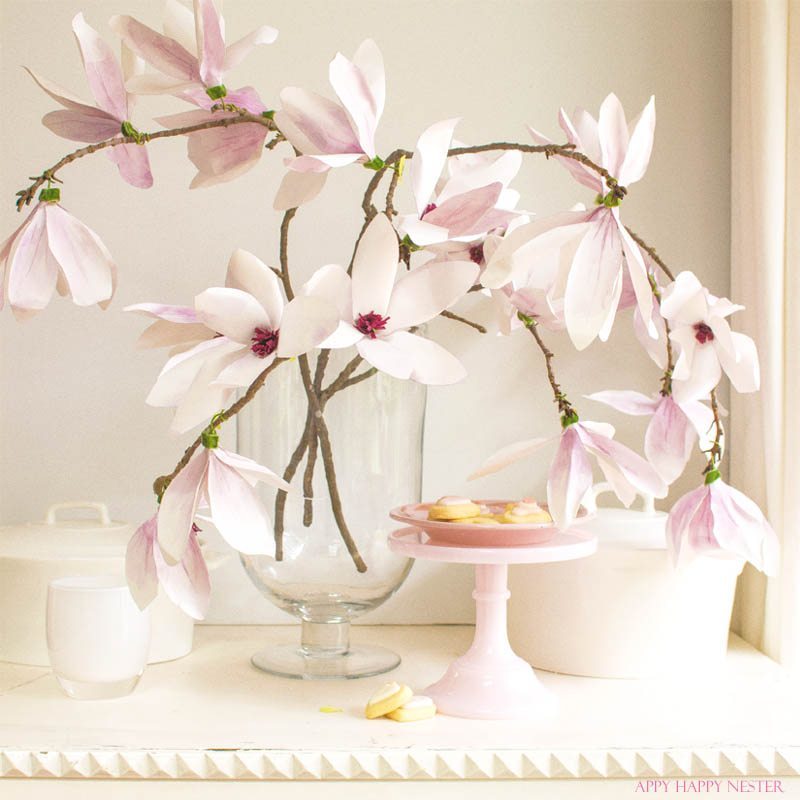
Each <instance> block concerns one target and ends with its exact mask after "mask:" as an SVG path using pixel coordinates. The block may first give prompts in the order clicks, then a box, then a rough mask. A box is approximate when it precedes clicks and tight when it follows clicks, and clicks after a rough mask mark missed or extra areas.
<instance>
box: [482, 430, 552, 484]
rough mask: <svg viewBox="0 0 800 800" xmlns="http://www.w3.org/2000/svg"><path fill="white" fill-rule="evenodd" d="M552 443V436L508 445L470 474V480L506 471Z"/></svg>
mask: <svg viewBox="0 0 800 800" xmlns="http://www.w3.org/2000/svg"><path fill="white" fill-rule="evenodd" d="M551 441H553V437H552V436H551V437H547V438H539V439H524V440H523V441H521V442H514V444H510V445H507V446H506V447H503V448H501V449H500V450H498V451H497V452H496V453H494V454H493V455H491V456H489V458H487V459H486V461H484V462H483V464H481V466H480V467H479V468H478V469H477V470H475V472H473V473H471V474H470V476H469V478H468V480H471V481H472V480H475V478H482V477H483V476H484V475H491V474H492V473H493V472H499V471H500V470H501V469H505V468H506V467H507V466H509V464H514V463H516V462H517V461H521V460H522V459H523V458H527V457H528V456H531V455H533V454H534V453H535V452H537V451H538V450H540V449H541V448H542V447H543V446H544V445H546V444H548V443H549V442H551Z"/></svg>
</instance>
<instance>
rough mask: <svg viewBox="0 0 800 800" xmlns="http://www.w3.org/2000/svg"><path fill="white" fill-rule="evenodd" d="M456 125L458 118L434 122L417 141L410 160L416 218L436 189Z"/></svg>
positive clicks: (420, 214)
mask: <svg viewBox="0 0 800 800" xmlns="http://www.w3.org/2000/svg"><path fill="white" fill-rule="evenodd" d="M457 124H458V118H455V119H446V120H443V121H442V122H436V123H434V124H433V125H431V126H430V128H428V129H427V130H425V131H424V132H423V133H422V134H421V136H420V137H419V139H417V146H416V148H415V150H414V158H412V159H411V175H410V181H411V191H412V192H413V194H414V199H415V201H416V204H417V214H418V216H422V213H423V211H425V207H426V206H427V205H428V202H429V200H430V199H431V196H432V195H433V192H434V189H435V188H436V181H438V180H439V176H440V175H441V173H442V169H443V168H444V165H445V162H446V161H447V151H448V150H449V148H450V142H451V141H452V139H453V131H454V130H455V127H456V125H457ZM412 239H413V237H412ZM414 241H416V239H414Z"/></svg>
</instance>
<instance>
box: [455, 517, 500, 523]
mask: <svg viewBox="0 0 800 800" xmlns="http://www.w3.org/2000/svg"><path fill="white" fill-rule="evenodd" d="M460 521H461V522H464V523H466V524H468V525H496V524H497V520H496V519H495V518H494V517H492V516H488V517H484V516H483V515H481V516H480V517H470V518H469V519H462V520H460Z"/></svg>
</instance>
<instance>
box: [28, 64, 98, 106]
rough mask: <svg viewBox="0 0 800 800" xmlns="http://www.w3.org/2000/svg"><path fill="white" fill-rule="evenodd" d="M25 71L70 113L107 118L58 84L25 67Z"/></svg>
mask: <svg viewBox="0 0 800 800" xmlns="http://www.w3.org/2000/svg"><path fill="white" fill-rule="evenodd" d="M23 69H24V70H25V71H26V72H27V73H28V75H30V76H31V78H33V80H34V81H35V82H36V84H37V85H38V86H39V88H40V89H42V91H44V92H45V93H46V94H48V95H50V97H52V98H53V100H55V101H56V102H57V103H60V104H61V105H62V106H64V108H68V109H69V110H70V111H78V112H80V113H84V114H88V115H90V116H91V115H95V114H96V115H100V114H102V115H103V116H106V114H105V113H104V112H103V111H101V110H100V109H99V108H95V107H94V106H90V105H89V104H88V103H86V102H84V101H83V100H81V99H80V97H77V96H76V95H74V94H72V92H69V91H67V90H66V89H64V88H63V87H61V86H59V85H58V84H57V83H53V82H52V81H50V80H48V79H47V78H44V77H42V76H41V75H39V74H38V73H37V72H34V71H33V70H32V69H30V68H29V67H23Z"/></svg>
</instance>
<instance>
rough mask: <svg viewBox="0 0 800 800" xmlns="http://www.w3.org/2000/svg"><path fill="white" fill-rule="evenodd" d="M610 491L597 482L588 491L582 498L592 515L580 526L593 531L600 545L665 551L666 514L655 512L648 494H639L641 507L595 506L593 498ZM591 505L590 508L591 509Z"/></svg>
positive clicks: (609, 486)
mask: <svg viewBox="0 0 800 800" xmlns="http://www.w3.org/2000/svg"><path fill="white" fill-rule="evenodd" d="M609 491H612V487H611V485H610V484H608V483H601V484H598V485H597V486H594V487H593V488H592V490H590V492H591V495H589V493H587V497H586V498H585V499H584V505H586V506H587V507H588V508H589V510H590V511H594V513H593V514H592V516H591V517H590V518H589V519H587V520H586V521H585V522H581V525H580V527H581V528H582V529H584V530H587V531H591V532H592V533H596V534H597V538H598V546H599V547H600V548H613V547H620V548H625V549H634V550H665V549H666V547H667V535H666V528H667V514H666V513H665V512H664V511H656V509H655V508H654V506H653V498H652V497H651V496H645V495H642V509H641V510H636V509H633V508H597V507H596V504H595V501H596V499H597V497H598V496H599V495H601V494H603V493H605V492H609ZM593 506H594V508H593Z"/></svg>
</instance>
